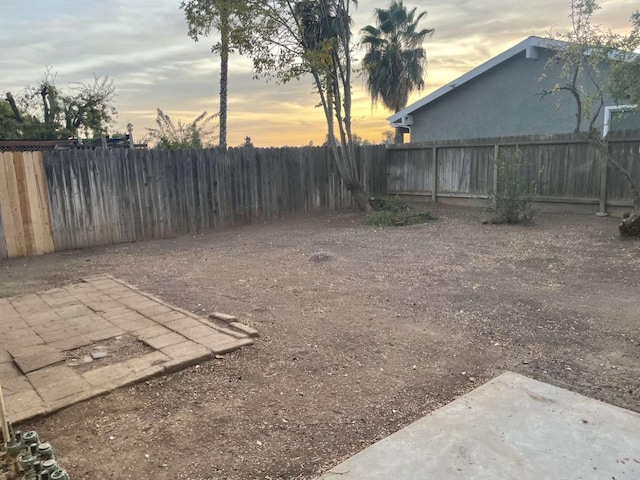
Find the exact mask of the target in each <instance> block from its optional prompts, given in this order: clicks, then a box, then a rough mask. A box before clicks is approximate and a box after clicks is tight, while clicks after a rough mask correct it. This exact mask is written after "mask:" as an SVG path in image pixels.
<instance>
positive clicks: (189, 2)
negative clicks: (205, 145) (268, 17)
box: [180, 0, 255, 149]
mask: <svg viewBox="0 0 640 480" xmlns="http://www.w3.org/2000/svg"><path fill="white" fill-rule="evenodd" d="M252 6H253V5H252V3H251V2H249V1H247V0H185V1H183V2H182V3H181V4H180V8H181V9H182V10H184V12H185V19H186V21H187V25H188V27H189V36H190V37H191V38H192V39H193V40H195V41H196V42H197V41H198V39H199V38H200V37H202V36H208V35H209V34H211V33H212V30H215V31H217V32H219V33H220V41H219V42H218V43H216V44H215V45H214V46H213V47H212V50H213V51H214V52H216V53H219V54H220V112H219V113H220V135H219V146H220V148H223V149H226V148H227V96H228V86H229V85H228V84H229V54H230V53H231V52H234V51H239V52H240V53H243V52H246V51H248V50H249V49H250V41H251V31H252V25H253V22H254V21H255V18H254V17H255V15H254V12H253V10H252Z"/></svg>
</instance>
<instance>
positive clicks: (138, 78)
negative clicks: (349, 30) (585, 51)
mask: <svg viewBox="0 0 640 480" xmlns="http://www.w3.org/2000/svg"><path fill="white" fill-rule="evenodd" d="M179 3H180V2H179V0H102V1H100V2H91V1H87V0H22V1H21V2H16V1H13V0H0V52H2V55H0V72H1V75H0V93H1V94H2V96H3V97H4V92H5V91H7V90H8V91H11V92H12V93H13V94H14V96H16V95H18V94H19V93H20V92H21V91H22V90H23V88H24V86H25V85H28V84H31V85H33V84H37V83H38V82H39V81H40V79H41V78H42V74H43V72H44V70H45V68H46V67H52V71H53V72H55V73H56V74H57V77H56V83H57V85H58V86H59V87H62V88H64V87H66V86H67V85H68V84H69V82H74V81H80V82H91V81H92V79H93V75H94V73H95V74H97V75H108V76H109V77H110V78H112V79H113V80H114V82H115V86H116V93H117V98H116V107H117V109H118V112H119V116H118V120H117V122H116V124H115V126H114V127H115V129H118V130H121V131H123V130H124V126H125V125H126V124H127V123H128V122H131V123H133V125H134V135H135V136H136V138H138V139H139V138H141V137H143V136H144V135H145V128H146V127H151V126H153V124H154V120H155V115H156V113H155V111H156V108H157V107H160V108H162V109H163V110H164V112H165V113H168V114H169V115H170V116H171V118H172V119H173V120H174V121H175V120H177V119H179V118H182V119H183V120H184V121H190V120H192V119H194V118H195V117H196V116H197V115H198V114H200V113H201V112H202V111H203V110H207V111H208V112H209V113H213V112H216V111H217V110H218V85H219V83H218V82H219V58H218V57H217V56H215V55H213V54H212V53H211V52H210V47H211V44H212V43H214V40H213V39H211V40H210V41H207V39H203V40H202V41H200V42H198V43H195V42H193V41H192V40H191V39H190V38H188V37H187V33H186V32H187V27H186V23H185V21H184V16H183V12H182V11H181V10H180V9H179ZM388 3H389V2H388V0H360V2H359V6H358V9H357V10H356V13H355V16H354V22H355V25H354V32H358V31H359V30H360V28H361V27H363V26H364V25H366V24H369V23H373V22H374V17H373V11H374V8H376V7H386V6H387V5H388ZM405 5H406V6H407V7H409V8H412V7H414V6H417V7H418V9H419V10H427V11H428V12H429V14H428V16H427V18H426V20H425V21H424V22H423V25H424V26H425V27H428V28H434V29H435V34H434V36H433V37H432V38H431V39H429V40H427V41H426V42H425V48H426V50H427V55H428V58H429V66H428V69H427V73H426V78H425V81H426V89H425V90H424V91H423V92H421V93H419V94H414V95H413V96H412V97H411V98H410V101H409V103H411V102H413V101H415V100H417V99H419V98H420V97H422V96H423V95H426V94H428V93H429V92H430V91H432V90H435V89H436V88H438V87H440V86H442V85H443V84H445V83H448V82H450V81H452V80H453V79H454V78H456V77H458V76H460V75H462V74H463V73H465V72H466V71H468V70H470V69H472V68H474V67H475V66H477V65H479V64H480V63H482V62H484V61H486V60H488V59H490V58H491V57H493V56H495V55H497V54H498V53H500V52H502V51H503V50H506V49H507V48H509V47H511V46H513V45H515V44H516V43H518V42H520V41H521V40H523V39H524V38H526V37H528V36H530V35H538V36H546V35H547V34H548V33H549V32H550V31H554V32H563V31H566V29H567V28H568V25H569V18H568V14H569V7H568V1H566V0H539V1H536V2H532V1H524V0H516V1H506V0H482V1H480V0H453V1H450V2H430V1H423V2H415V1H405ZM601 6H602V10H600V12H598V14H597V16H596V21H597V23H601V24H603V25H604V26H606V27H607V28H611V29H613V30H618V31H621V32H625V31H628V29H629V22H628V19H629V16H630V14H631V12H632V11H633V10H634V9H637V8H638V1H637V0H608V1H601ZM359 56H360V57H361V56H362V54H360V55H359ZM317 102H318V100H317V97H316V95H315V94H314V93H313V90H312V86H311V81H310V79H303V80H301V81H299V82H293V83H290V84H286V85H276V84H274V83H266V82H265V81H263V80H253V74H252V72H251V63H250V61H249V60H247V59H245V58H241V57H237V56H236V57H232V59H231V62H230V86H229V145H230V146H233V145H238V144H240V143H241V142H242V141H243V139H244V137H246V136H250V137H251V138H252V140H253V142H254V144H255V145H256V146H279V145H305V144H308V143H309V141H313V142H314V144H320V143H322V141H323V140H324V137H325V134H326V132H325V126H324V119H323V114H322V111H321V109H318V108H314V105H315V104H317ZM390 113H391V112H389V111H387V110H385V109H384V108H383V107H381V106H379V107H377V108H373V107H372V106H371V102H370V100H369V97H368V96H367V94H366V92H365V90H364V88H363V81H362V79H361V78H356V79H355V81H354V107H353V116H354V125H353V129H354V131H355V132H356V133H357V134H359V135H360V136H362V137H364V138H367V139H369V140H370V141H372V142H375V143H378V142H380V141H381V139H382V134H383V131H384V130H386V129H388V128H389V127H388V123H387V121H386V120H385V119H386V117H388V116H389V115H390Z"/></svg>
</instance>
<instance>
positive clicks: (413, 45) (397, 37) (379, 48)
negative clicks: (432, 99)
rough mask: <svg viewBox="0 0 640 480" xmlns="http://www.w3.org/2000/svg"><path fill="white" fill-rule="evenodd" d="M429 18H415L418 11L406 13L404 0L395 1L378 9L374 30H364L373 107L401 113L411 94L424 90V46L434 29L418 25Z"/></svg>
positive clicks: (367, 70)
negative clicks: (386, 7)
mask: <svg viewBox="0 0 640 480" xmlns="http://www.w3.org/2000/svg"><path fill="white" fill-rule="evenodd" d="M426 15H427V12H421V13H419V14H418V15H416V8H413V9H412V10H409V11H407V9H406V7H405V6H404V5H403V3H402V0H400V1H396V0H393V1H392V2H391V4H390V5H389V8H388V9H382V8H377V9H376V11H375V16H376V26H375V27H374V26H372V25H368V26H366V27H364V28H363V29H362V44H363V45H365V47H366V49H367V53H366V54H365V56H364V58H363V67H364V70H365V72H366V77H365V79H366V85H367V90H368V91H369V94H370V95H371V100H372V102H373V103H374V104H376V103H377V102H378V101H381V102H382V104H383V105H384V106H385V107H386V108H388V109H389V110H392V111H393V112H398V111H400V110H402V109H403V108H404V107H405V106H406V104H407V100H408V99H409V95H410V94H411V92H413V91H414V90H418V91H420V90H422V88H424V79H423V74H424V71H425V69H426V66H427V53H426V51H425V49H424V48H423V47H422V44H423V42H424V40H425V38H427V37H428V36H430V35H431V34H432V33H433V29H429V28H422V29H420V28H419V27H418V24H419V23H420V21H421V20H422V19H423V18H424V17H426Z"/></svg>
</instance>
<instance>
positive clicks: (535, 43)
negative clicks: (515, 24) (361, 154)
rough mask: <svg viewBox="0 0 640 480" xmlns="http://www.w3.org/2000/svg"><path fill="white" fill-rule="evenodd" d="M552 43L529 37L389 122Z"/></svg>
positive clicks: (419, 101) (394, 121)
mask: <svg viewBox="0 0 640 480" xmlns="http://www.w3.org/2000/svg"><path fill="white" fill-rule="evenodd" d="M550 42H554V41H553V40H551V39H548V38H542V37H534V36H532V37H528V38H526V39H524V40H523V41H521V42H520V43H518V44H517V45H514V46H513V47H511V48H510V49H508V50H505V51H504V52H502V53H501V54H499V55H497V56H495V57H493V58H492V59H490V60H488V61H486V62H485V63H483V64H482V65H479V66H477V67H476V68H474V69H472V70H469V71H468V72H467V73H465V74H464V75H462V76H460V77H458V78H456V79H455V80H453V81H452V82H450V83H448V84H447V85H444V86H443V87H440V88H439V89H437V90H435V91H433V92H432V93H430V94H429V95H427V96H426V97H423V98H421V99H420V100H418V101H417V102H415V103H412V104H411V105H409V106H408V107H405V108H404V109H402V110H400V111H399V112H397V113H394V114H393V115H391V116H390V117H388V118H387V120H388V121H389V123H390V124H394V123H398V122H401V120H402V118H403V117H404V116H405V115H410V114H412V113H413V112H415V111H416V110H418V109H420V108H422V107H424V106H425V105H427V104H429V103H431V102H433V101H434V100H436V99H438V98H440V97H442V96H443V95H446V94H447V93H449V92H451V91H453V90H455V89H456V88H458V87H459V86H461V85H463V84H465V83H467V82H469V81H470V80H473V79H474V78H476V77H477V76H479V75H482V74H483V73H485V72H487V71H489V70H491V69H492V68H494V67H496V66H497V65H499V64H501V63H502V62H505V61H507V60H509V59H510V58H512V57H514V56H515V55H517V54H519V53H520V52H522V51H525V50H526V49H527V48H530V47H545V46H546V47H548V46H549V43H550Z"/></svg>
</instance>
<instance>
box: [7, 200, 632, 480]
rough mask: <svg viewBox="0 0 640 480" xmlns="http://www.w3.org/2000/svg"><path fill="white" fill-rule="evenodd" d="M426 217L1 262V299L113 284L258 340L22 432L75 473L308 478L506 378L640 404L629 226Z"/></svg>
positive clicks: (304, 222)
mask: <svg viewBox="0 0 640 480" xmlns="http://www.w3.org/2000/svg"><path fill="white" fill-rule="evenodd" d="M435 213H436V214H437V215H438V216H439V220H437V221H435V222H431V223H429V224H427V225H421V226H414V227H405V228H392V229H382V230H380V229H374V228H371V227H367V226H364V225H362V217H361V216H359V215H355V214H343V215H326V216H324V215H319V216H313V217H305V218H298V219H289V220H282V221H275V222H270V223H268V224H264V225H251V226H245V227H238V228H233V229H229V230H225V231H214V232H208V233H206V234H204V235H202V234H197V235H190V236H184V237H181V238H178V239H175V240H163V241H150V242H141V243H136V244H126V245H119V246H111V247H104V248H94V249H90V250H84V251H77V252H72V253H67V254H56V255H49V256H45V257H40V258H30V259H22V260H12V261H6V262H2V263H0V269H1V271H0V297H4V296H10V295H15V294H18V293H24V292H32V291H37V290H43V289H47V288H50V287H54V286H59V285H62V284H66V283H70V282H73V281H76V280H78V279H79V278H81V277H83V276H87V275H92V274H99V273H109V274H112V275H114V276H115V277H118V278H121V279H123V280H125V281H127V282H129V283H132V284H135V285H137V286H139V287H140V288H141V289H143V290H144V291H147V292H150V293H152V294H154V295H157V296H159V297H161V298H162V299H164V300H166V301H169V302H172V303H174V304H176V305H178V306H180V307H183V308H185V309H189V310H192V311H194V312H197V313H208V312H211V311H222V312H227V313H231V314H235V315H237V316H238V317H239V318H240V320H241V321H243V322H244V323H246V324H248V325H250V326H253V327H255V328H257V329H258V330H259V331H260V333H261V338H260V339H259V340H258V342H257V344H256V345H255V346H253V347H248V348H243V349H241V350H240V351H237V352H235V353H233V354H230V355H226V356H225V357H224V359H222V360H214V361H211V362H208V363H205V364H203V365H200V366H198V367H192V368H191V369H188V370H185V371H183V372H180V373H177V374H173V375H168V376H165V377H161V378H157V379H154V380H151V381H149V382H147V383H144V384H140V385H136V386H133V387H130V388H126V389H121V390H119V391H117V392H115V393H112V394H110V395H108V396H106V397H102V398H98V399H94V400H91V401H88V402H85V403H83V404H79V405H76V406H74V407H71V408H69V409H67V410H65V411H62V412H60V413H57V414H55V415H53V416H51V417H49V418H46V419H41V420H38V421H35V422H33V423H30V424H28V425H23V426H22V428H23V429H36V430H37V431H38V432H39V433H40V436H41V438H44V439H45V440H47V441H51V442H52V443H53V446H54V448H55V449H56V453H57V456H58V457H59V459H60V463H61V465H62V466H64V467H65V468H67V469H68V471H69V473H70V474H71V478H73V479H88V478H114V479H128V478H135V479H138V480H143V479H191V480H200V479H277V478H283V479H301V478H305V479H307V478H314V477H315V476H316V475H317V474H319V473H320V472H322V471H324V470H326V469H327V468H329V467H331V466H333V465H335V464H336V463H338V462H339V461H340V460H342V459H344V458H346V457H348V456H350V455H352V454H354V453H356V452H358V451H359V450H361V449H363V448H364V447H366V446H367V445H369V444H371V443H373V442H375V441H376V440H378V439H380V438H382V437H385V436H387V435H388V434H390V433H392V432H394V431H396V430H398V429H400V428H401V427H403V426H405V425H407V424H409V423H411V422H413V421H414V420H416V419H418V418H420V417H421V416H423V415H425V414H426V413H428V412H430V411H432V410H434V409H436V408H437V407H439V406H441V405H443V404H445V403H448V402H449V401H451V400H453V399H455V398H456V397H458V396H460V395H462V394H464V393H465V392H468V391H469V390H472V389H473V388H475V387H476V386H478V385H479V384H481V383H483V382H485V381H487V380H489V379H491V378H493V377H494V376H496V375H498V374H500V373H501V372H504V371H505V370H511V371H515V372H518V373H522V374H524V375H528V376H530V377H533V378H536V379H539V380H542V381H545V382H549V383H552V384H554V385H558V386H561V387H565V388H568V389H570V390H573V391H576V392H579V393H582V394H585V395H588V396H591V397H595V398H598V399H601V400H604V401H607V402H610V403H612V404H614V405H618V406H621V407H625V408H629V409H632V410H635V411H640V387H639V385H640V310H639V308H638V299H639V297H640V242H637V241H635V242H634V241H623V240H620V239H619V238H618V236H617V224H618V220H616V219H611V218H604V219H603V218H595V217H593V216H578V215H560V214H541V215H540V216H539V218H538V223H537V225H535V226H533V227H520V226H494V225H482V224H481V223H480V220H481V218H482V216H483V215H482V212H480V211H479V210H473V209H457V208H453V207H439V208H438V209H437V210H436V212H435ZM318 252H328V253H330V254H331V256H332V259H331V260H328V261H312V260H310V257H311V256H312V255H313V254H314V253H318ZM316 258H317V259H320V260H322V259H323V256H322V255H319V256H316Z"/></svg>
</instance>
